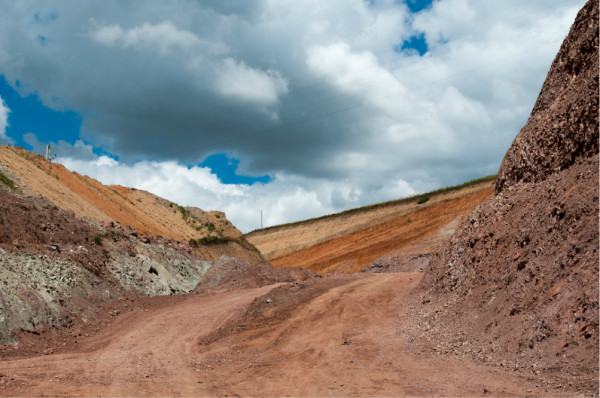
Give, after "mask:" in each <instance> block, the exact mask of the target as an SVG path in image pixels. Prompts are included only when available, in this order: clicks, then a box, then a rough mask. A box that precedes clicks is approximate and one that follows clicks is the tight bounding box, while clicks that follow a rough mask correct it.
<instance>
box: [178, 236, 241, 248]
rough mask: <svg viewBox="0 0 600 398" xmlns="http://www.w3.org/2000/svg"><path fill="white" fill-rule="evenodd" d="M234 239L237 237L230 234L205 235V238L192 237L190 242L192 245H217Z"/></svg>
mask: <svg viewBox="0 0 600 398" xmlns="http://www.w3.org/2000/svg"><path fill="white" fill-rule="evenodd" d="M232 241H235V239H233V238H230V237H228V236H205V237H204V238H198V239H190V240H189V241H188V243H189V244H190V246H192V247H199V246H201V245H216V244H221V243H227V242H232Z"/></svg>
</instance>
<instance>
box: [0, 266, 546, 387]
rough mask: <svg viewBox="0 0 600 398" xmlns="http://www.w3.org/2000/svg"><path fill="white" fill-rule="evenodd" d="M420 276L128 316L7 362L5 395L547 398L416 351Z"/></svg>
mask: <svg viewBox="0 0 600 398" xmlns="http://www.w3.org/2000/svg"><path fill="white" fill-rule="evenodd" d="M420 276H421V274H420V273H414V274H409V273H405V274H360V275H346V276H336V277H328V278H322V279H318V280H316V282H315V281H314V280H313V281H310V282H306V283H304V282H300V283H294V284H285V285H281V286H279V287H277V286H276V285H274V286H267V287H263V288H258V289H248V290H237V291H236V290H234V291H230V292H223V293H214V292H213V293H210V294H206V293H205V294H202V293H201V294H198V295H196V294H191V295H189V296H187V297H184V298H181V299H179V300H176V301H174V302H173V305H170V306H163V307H162V308H158V309H155V310H153V311H146V310H144V309H141V310H136V311H133V312H129V313H127V314H125V315H123V316H122V317H121V318H120V319H119V320H117V321H116V322H114V323H113V324H112V326H110V327H109V328H107V329H106V330H105V331H103V332H102V333H100V334H98V335H96V336H92V337H90V338H87V339H85V337H83V338H81V339H82V343H81V344H80V345H79V346H78V348H77V351H76V352H73V353H68V354H56V355H47V356H35V357H31V358H10V359H3V360H2V361H0V375H1V377H0V395H3V396H11V395H13V396H14V395H20V396H44V395H52V396H55V395H75V396H81V395H86V396H90V395H94V396H117V395H119V396H122V395H130V396H131V395H162V396H164V395H168V396H178V395H184V396H207V395H210V396H215V395H219V396H236V394H237V396H259V395H261V396H374V395H387V396H415V395H419V396H434V395H437V396H440V395H441V396H483V395H488V394H490V395H494V396H496V395H501V396H524V395H538V396H539V395H545V396H547V395H549V394H550V395H552V394H551V392H549V391H546V390H544V389H542V388H541V387H536V386H535V385H532V384H531V383H529V382H527V381H526V380H525V379H523V378H520V377H518V376H515V375H513V374H510V373H507V372H504V371H500V370H495V369H491V368H486V367H482V366H481V365H477V364H474V363H470V362H466V361H464V360H462V361H460V362H459V361H457V360H453V359H448V358H443V357H437V356H435V355H434V356H431V355H426V354H424V353H416V354H415V353H411V351H414V350H410V345H409V343H408V342H407V341H406V340H405V338H403V337H402V334H401V333H399V330H401V328H402V327H403V325H402V322H406V320H404V321H402V319H404V318H402V317H400V316H399V315H400V312H401V311H402V307H403V303H404V302H405V301H406V299H407V297H408V295H409V292H410V290H411V289H412V288H413V287H414V286H416V284H417V283H418V281H419V279H420ZM411 278H412V281H411Z"/></svg>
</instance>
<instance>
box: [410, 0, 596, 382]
mask: <svg viewBox="0 0 600 398" xmlns="http://www.w3.org/2000/svg"><path fill="white" fill-rule="evenodd" d="M598 214H599V213H598V1H597V0H590V1H588V3H587V4H586V5H585V6H584V8H583V9H582V10H581V11H580V13H579V14H578V16H577V19H576V21H575V23H574V25H573V26H572V28H571V31H570V33H569V35H568V37H567V38H566V39H565V41H564V43H563V45H562V47H561V49H560V51H559V53H558V55H557V56H556V58H555V60H554V62H553V64H552V67H551V69H550V72H549V74H548V77H547V78H546V81H545V83H544V85H543V88H542V91H541V93H540V95H539V98H538V100H537V102H536V105H535V107H534V109H533V111H532V113H531V117H530V118H529V120H528V122H527V124H526V125H525V126H524V127H523V129H522V130H521V132H520V133H519V135H518V136H517V137H516V139H515V141H514V143H513V145H512V146H511V148H510V149H509V151H508V152H507V154H506V157H505V159H504V161H503V163H502V166H501V168H500V172H499V175H498V182H497V185H496V192H495V195H494V196H493V197H492V198H490V199H489V200H487V201H486V202H485V203H483V204H482V205H481V206H480V207H479V208H477V209H476V210H475V211H474V212H473V213H471V214H470V215H469V216H468V217H467V219H466V220H465V221H464V222H463V223H462V224H461V225H460V226H459V227H458V229H457V230H456V232H455V233H454V235H453V236H452V238H451V240H450V243H449V244H448V246H447V247H446V248H445V250H443V251H442V252H441V253H440V254H438V255H436V256H435V257H434V259H433V260H432V262H431V265H430V271H429V272H428V273H427V275H425V277H424V278H423V280H422V283H421V289H422V293H421V295H420V301H421V303H422V304H421V303H419V304H416V308H419V311H420V315H414V316H415V317H416V318H417V319H418V323H419V325H420V328H419V330H418V332H417V336H418V339H417V340H419V341H422V342H423V341H424V342H428V343H429V344H435V345H434V348H433V349H435V350H436V351H438V352H439V353H456V354H460V355H471V356H475V357H478V358H480V359H481V360H485V361H489V362H491V363H495V364H499V365H500V366H505V367H509V368H514V369H515V370H523V369H525V370H528V371H530V372H531V375H532V377H541V376H536V375H540V374H541V375H546V376H548V375H551V377H550V376H548V377H549V379H548V382H551V383H555V384H556V385H560V386H562V388H565V389H567V390H571V391H573V392H575V391H577V392H579V393H585V394H597V392H598V244H599V242H598ZM473 346H475V347H479V348H478V349H477V350H472V347H473Z"/></svg>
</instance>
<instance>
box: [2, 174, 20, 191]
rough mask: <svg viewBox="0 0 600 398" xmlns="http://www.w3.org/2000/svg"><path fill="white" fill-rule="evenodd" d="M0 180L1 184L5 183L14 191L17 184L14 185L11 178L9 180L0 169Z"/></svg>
mask: <svg viewBox="0 0 600 398" xmlns="http://www.w3.org/2000/svg"><path fill="white" fill-rule="evenodd" d="M0 182H1V183H2V184H4V185H6V186H7V187H9V188H10V190H11V191H15V190H16V189H17V186H16V185H15V183H14V182H13V180H11V179H10V178H8V177H7V176H5V175H4V173H2V172H1V171H0Z"/></svg>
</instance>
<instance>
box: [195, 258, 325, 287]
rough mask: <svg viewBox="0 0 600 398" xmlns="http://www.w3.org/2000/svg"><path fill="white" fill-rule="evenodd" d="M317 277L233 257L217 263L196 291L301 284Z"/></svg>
mask: <svg viewBox="0 0 600 398" xmlns="http://www.w3.org/2000/svg"><path fill="white" fill-rule="evenodd" d="M316 276H317V275H316V274H315V273H314V272H312V271H310V270H307V269H303V268H281V267H274V266H272V265H271V264H269V263H261V264H251V263H249V262H247V261H244V260H240V259H237V258H232V257H222V258H221V259H220V260H218V261H215V262H214V263H213V264H212V266H211V268H210V270H209V271H208V272H207V273H206V274H205V275H204V277H203V278H202V280H201V281H200V283H199V284H198V287H197V288H196V291H197V292H198V291H206V290H210V289H217V290H219V291H225V290H233V289H249V288H255V287H262V286H266V285H272V284H275V283H285V282H299V281H304V280H307V279H311V278H314V277H316Z"/></svg>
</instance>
